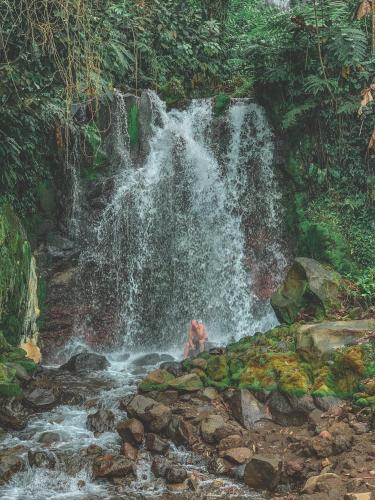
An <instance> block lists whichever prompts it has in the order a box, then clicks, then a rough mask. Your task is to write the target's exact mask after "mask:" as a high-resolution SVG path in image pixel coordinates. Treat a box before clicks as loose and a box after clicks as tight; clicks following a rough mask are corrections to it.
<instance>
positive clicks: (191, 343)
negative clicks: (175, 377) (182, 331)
mask: <svg viewBox="0 0 375 500" xmlns="http://www.w3.org/2000/svg"><path fill="white" fill-rule="evenodd" d="M207 339H208V335H207V330H206V328H205V326H204V324H203V323H202V321H198V320H196V319H193V320H191V323H190V327H189V331H188V340H187V342H186V344H185V347H184V358H185V359H186V358H188V357H189V354H190V352H191V351H193V352H194V351H197V350H198V349H199V352H203V351H204V345H205V343H206V341H207Z"/></svg>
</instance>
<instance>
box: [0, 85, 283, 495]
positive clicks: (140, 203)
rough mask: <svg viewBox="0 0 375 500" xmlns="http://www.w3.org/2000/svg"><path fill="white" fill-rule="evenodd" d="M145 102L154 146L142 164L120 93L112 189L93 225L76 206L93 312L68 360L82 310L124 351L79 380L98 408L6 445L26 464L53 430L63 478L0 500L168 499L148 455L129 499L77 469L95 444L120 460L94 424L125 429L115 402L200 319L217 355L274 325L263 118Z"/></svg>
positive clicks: (271, 192)
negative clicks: (145, 358) (105, 413)
mask: <svg viewBox="0 0 375 500" xmlns="http://www.w3.org/2000/svg"><path fill="white" fill-rule="evenodd" d="M142 99H143V100H144V102H145V101H146V102H147V103H148V108H149V118H148V123H146V125H147V127H146V131H147V134H146V133H145V130H143V132H142V131H141V132H142V134H143V139H142V140H143V149H144V154H143V156H142V155H139V154H138V156H137V155H136V156H137V157H136V158H135V155H134V154H133V153H132V146H131V141H130V138H129V134H128V124H127V114H128V109H127V105H126V102H125V97H124V96H122V95H121V94H120V93H117V94H116V99H115V109H114V115H113V127H112V132H111V134H110V144H109V150H110V151H111V156H112V163H113V167H114V176H113V184H114V188H113V190H112V194H111V195H110V196H109V200H108V202H107V205H106V206H105V207H104V209H102V210H101V212H100V214H99V216H98V217H97V218H96V220H95V222H94V224H93V225H92V227H88V228H87V227H85V228H83V229H84V230H83V229H82V227H80V228H79V227H78V226H79V220H78V215H77V214H79V216H81V215H82V213H83V212H82V210H81V209H79V207H78V205H77V204H78V203H79V199H80V196H77V193H75V195H74V196H73V197H72V199H73V202H74V206H73V208H72V211H73V213H74V215H75V216H74V228H73V229H74V232H75V234H76V235H82V234H85V235H86V248H85V250H84V251H83V253H82V255H81V259H80V272H81V278H82V280H83V285H84V286H83V287H82V290H81V293H82V294H83V295H84V296H85V300H86V301H87V304H89V305H90V307H91V309H90V308H89V309H85V315H84V317H82V316H79V317H77V322H76V328H77V332H76V333H77V335H76V339H75V344H74V345H71V346H70V347H68V351H67V352H65V353H61V356H62V359H61V361H63V358H64V357H65V358H66V356H67V354H69V353H74V352H77V351H79V350H82V348H86V347H87V346H86V345H82V344H80V343H79V342H80V340H79V336H80V335H79V334H80V333H81V332H82V331H85V330H87V329H89V328H91V329H93V330H95V321H92V320H91V319H90V315H88V314H87V310H90V311H96V314H97V315H98V316H101V317H105V318H106V323H105V333H106V334H108V335H111V336H114V337H115V338H116V340H117V347H116V349H115V352H113V351H112V352H109V353H108V352H107V353H106V356H107V358H108V359H109V361H110V367H109V369H108V370H106V371H104V372H97V373H95V374H90V375H87V376H86V377H83V378H82V387H83V388H84V387H87V388H89V389H90V391H91V392H92V398H93V400H94V401H95V408H91V407H90V405H86V404H78V405H70V406H69V405H63V406H58V407H57V408H55V409H53V410H51V411H49V412H46V413H42V414H39V415H35V416H34V417H33V418H32V419H31V421H30V423H29V424H28V426H27V427H26V429H25V430H23V431H19V432H16V433H12V434H6V435H5V436H3V437H2V443H1V444H2V446H3V447H11V446H17V445H22V446H24V447H25V449H26V451H25V453H27V450H28V449H41V448H45V445H44V444H43V442H42V441H41V436H42V435H43V433H45V432H46V431H48V432H55V433H58V435H59V440H58V441H57V442H54V443H53V444H52V445H51V446H50V447H49V450H50V451H51V452H52V453H54V455H55V457H56V460H57V465H56V467H55V469H54V470H49V469H43V468H29V467H27V468H26V469H25V470H24V471H22V472H20V473H18V474H16V475H15V476H14V477H13V478H12V479H11V481H10V482H9V483H8V484H7V485H5V486H3V487H0V492H1V498H3V499H8V500H16V499H17V500H18V499H20V500H24V499H25V500H26V499H30V498H35V499H38V500H47V499H69V500H70V499H79V498H90V499H91V498H103V499H110V498H129V499H130V498H145V497H148V496H150V497H160V498H161V496H162V495H163V491H164V490H163V486H162V485H160V483H159V482H158V481H156V480H155V479H154V478H153V476H152V474H151V472H150V464H151V459H150V457H148V458H147V455H143V456H142V458H141V460H140V462H139V466H138V478H137V480H136V481H135V482H133V483H132V484H131V486H129V487H125V489H122V490H120V491H119V490H118V487H117V486H116V485H110V484H109V483H107V482H97V481H96V482H93V481H92V479H91V473H90V470H89V469H88V468H86V467H84V466H81V465H80V463H79V460H78V458H77V457H79V452H80V450H81V449H82V448H84V447H85V446H86V447H87V446H88V445H91V444H98V445H100V446H102V447H103V448H104V449H105V450H108V451H118V450H119V447H120V440H119V438H118V437H117V435H116V433H104V434H102V435H100V436H99V437H97V436H95V435H94V434H93V433H92V432H91V431H89V430H87V428H86V419H87V416H88V415H89V414H90V413H94V412H95V411H96V409H97V407H100V406H103V407H105V408H110V409H112V410H113V411H114V413H115V415H116V417H118V418H123V416H124V414H123V412H121V411H120V410H119V400H120V399H121V398H123V397H125V396H126V395H127V394H130V393H134V392H135V391H136V386H137V383H138V382H139V381H140V380H141V378H142V377H143V376H144V374H145V373H146V372H147V371H149V370H151V369H152V368H154V367H155V366H157V364H156V365H155V364H154V365H152V366H147V365H146V364H145V363H141V366H140V365H139V363H138V362H137V359H139V356H140V353H141V352H150V351H155V350H157V351H159V352H160V351H161V352H166V351H168V352H169V353H172V355H173V357H174V358H175V359H178V358H180V357H181V350H182V343H183V339H184V337H185V336H186V328H187V326H188V324H189V321H190V320H191V319H192V318H199V319H202V320H203V322H204V323H205V324H206V326H207V330H208V333H209V337H210V340H212V341H214V342H219V343H220V342H221V343H227V342H229V341H231V340H233V339H239V338H240V337H242V336H243V335H249V334H253V333H255V332H256V331H259V330H265V329H267V328H270V327H272V326H274V325H275V324H276V323H277V321H276V318H275V316H274V314H273V312H272V310H271V307H270V304H269V295H270V292H271V291H272V290H273V289H274V288H275V286H276V285H277V284H278V282H279V281H280V280H281V277H282V273H283V270H284V268H285V266H286V258H285V255H284V254H285V252H284V247H283V243H282V242H283V230H282V210H281V208H280V192H279V189H278V183H277V179H276V176H275V173H274V163H275V151H274V137H273V134H272V131H271V129H270V127H269V124H268V122H267V118H266V115H265V112H264V110H263V109H262V108H261V107H260V106H259V105H258V104H256V103H254V102H252V101H251V100H247V99H245V100H233V101H232V102H231V104H230V106H229V109H228V111H227V112H226V113H225V114H224V115H222V116H218V115H216V114H215V112H214V103H213V100H211V99H207V100H197V101H192V102H191V103H190V104H189V106H188V107H187V108H186V109H182V110H172V111H167V110H166V107H165V104H164V103H163V102H162V101H161V100H160V99H159V98H158V97H157V96H156V94H154V93H153V92H145V93H144V95H143V96H142ZM141 118H142V117H141ZM146 122H147V120H146ZM74 175H76V174H75V173H74ZM74 180H75V182H74V183H73V187H74V186H75V187H76V188H77V189H78V187H77V186H78V182H77V178H76V177H74ZM79 189H81V188H80V187H79ZM81 224H82V221H81ZM104 311H105V312H104ZM105 313H106V316H104V314H105ZM107 330H108V331H107ZM110 330H112V331H110ZM69 349H70V350H69ZM166 359H168V357H167V358H166ZM56 373H57V372H56V371H55V372H51V374H52V375H53V376H57V375H56ZM52 375H51V376H52ZM73 382H74V381H73ZM73 382H72V383H73ZM83 390H85V389H83ZM172 454H174V460H175V461H176V462H180V463H184V464H185V465H186V466H187V467H189V468H191V469H193V470H199V471H200V472H202V473H203V474H205V475H206V480H205V481H206V482H205V483H204V484H206V487H207V488H209V487H210V484H212V482H213V481H215V477H214V476H211V475H210V474H208V473H207V471H206V469H205V467H206V466H205V464H204V463H202V462H201V461H199V460H197V459H196V458H195V457H194V456H193V455H192V454H190V453H188V452H187V451H186V450H184V449H183V448H181V449H175V450H173V451H172ZM64 457H68V458H67V459H64ZM76 459H77V460H78V465H77V470H74V467H73V471H72V470H71V467H72V466H71V463H73V465H74V460H76ZM123 488H124V487H123ZM127 488H128V489H127ZM231 488H232V489H231ZM233 488H235V491H236V495H237V496H238V495H242V496H241V497H242V498H253V499H256V498H262V497H261V496H260V495H259V494H257V493H255V492H249V490H246V489H245V490H244V491H242V490H241V488H243V487H241V486H238V485H234V483H231V482H230V481H223V484H222V489H221V490H220V488H219V489H216V493H218V492H219V493H220V494H221V496H222V497H223V498H224V497H225V498H226V497H228V498H229V492H230V491H234V490H233ZM236 488H237V489H236ZM238 488H239V489H238Z"/></svg>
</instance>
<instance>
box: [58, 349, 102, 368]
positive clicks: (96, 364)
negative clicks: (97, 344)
mask: <svg viewBox="0 0 375 500" xmlns="http://www.w3.org/2000/svg"><path fill="white" fill-rule="evenodd" d="M108 366H109V362H108V361H107V359H106V358H105V357H104V356H102V355H101V354H95V353H93V352H81V353H79V354H76V355H75V356H72V357H71V358H70V359H69V361H68V362H67V363H65V364H64V365H62V366H61V367H60V368H61V369H62V370H69V371H71V372H78V371H99V370H105V369H106V368H108Z"/></svg>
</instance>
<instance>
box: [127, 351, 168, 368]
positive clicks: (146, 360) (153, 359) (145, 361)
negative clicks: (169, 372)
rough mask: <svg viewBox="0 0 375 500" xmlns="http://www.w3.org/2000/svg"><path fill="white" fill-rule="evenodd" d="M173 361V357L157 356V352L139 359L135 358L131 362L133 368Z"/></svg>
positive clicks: (166, 355)
mask: <svg viewBox="0 0 375 500" xmlns="http://www.w3.org/2000/svg"><path fill="white" fill-rule="evenodd" d="M173 361H175V359H174V357H173V356H171V355H170V354H159V353H157V352H154V353H150V354H143V355H142V356H139V358H136V359H134V360H133V365H134V366H154V365H157V364H158V363H163V362H168V363H169V362H173Z"/></svg>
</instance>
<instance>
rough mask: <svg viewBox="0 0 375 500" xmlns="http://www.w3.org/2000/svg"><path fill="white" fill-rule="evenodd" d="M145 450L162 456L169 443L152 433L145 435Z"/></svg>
mask: <svg viewBox="0 0 375 500" xmlns="http://www.w3.org/2000/svg"><path fill="white" fill-rule="evenodd" d="M146 449H147V450H148V451H151V452H153V453H157V454H158V455H164V454H165V453H166V452H167V451H168V449H169V443H168V441H166V440H165V439H162V438H161V437H160V436H158V435H157V434H154V433H152V432H150V433H148V434H146Z"/></svg>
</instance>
